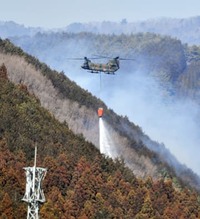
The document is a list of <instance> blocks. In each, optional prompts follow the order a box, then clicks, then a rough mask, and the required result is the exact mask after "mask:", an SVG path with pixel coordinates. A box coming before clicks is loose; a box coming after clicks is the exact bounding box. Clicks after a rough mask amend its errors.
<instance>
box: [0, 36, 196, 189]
mask: <svg viewBox="0 0 200 219" xmlns="http://www.w3.org/2000/svg"><path fill="white" fill-rule="evenodd" d="M0 51H1V53H0V61H1V62H2V63H4V64H5V65H6V66H7V69H8V76H9V78H10V79H11V80H12V81H13V82H15V83H16V84H19V83H22V84H25V85H26V86H27V88H28V90H29V92H31V93H34V95H35V96H37V98H39V100H40V102H41V104H42V106H44V107H45V108H47V109H48V110H50V111H51V112H52V113H53V114H54V115H55V117H56V118H57V119H59V120H60V121H61V122H65V123H66V124H67V125H68V127H69V128H70V129H71V130H73V132H74V133H77V134H83V136H84V137H85V138H86V139H87V140H88V141H90V142H92V143H93V144H94V145H96V147H97V148H98V147H99V143H98V117H97V115H96V110H97V109H98V107H99V106H101V107H103V108H104V111H105V116H104V119H105V121H106V122H107V126H108V128H109V134H110V136H113V137H112V138H113V140H114V147H115V150H117V154H118V156H119V157H122V158H123V159H124V161H125V163H126V164H127V165H128V166H129V167H130V168H131V169H132V170H133V172H134V173H135V174H136V175H137V176H139V177H148V176H152V177H153V178H154V179H157V178H160V177H163V176H164V177H170V178H173V177H174V176H175V175H176V174H177V175H178V176H179V177H180V178H181V179H182V181H183V182H184V183H189V184H190V185H192V186H194V187H196V188H197V189H198V188H199V178H198V177H197V176H195V175H194V174H193V173H192V172H191V171H190V170H189V169H187V168H186V167H185V166H183V165H180V163H178V161H177V160H176V159H175V158H174V157H173V156H172V155H171V154H170V152H169V151H168V150H166V149H165V147H164V146H163V145H159V144H158V143H156V142H153V141H151V140H150V139H149V137H148V136H146V135H145V134H144V133H143V132H142V130H141V129H140V128H139V127H138V126H136V125H134V124H133V123H130V122H129V121H128V119H127V118H126V117H119V116H117V115H116V114H115V113H114V112H113V111H111V110H108V108H107V107H106V105H105V104H104V103H103V102H101V101H100V100H98V99H97V98H95V97H94V96H92V95H91V94H90V93H89V92H87V91H84V90H83V89H81V88H80V87H78V86H77V85H76V84H75V83H74V82H72V81H70V80H69V79H68V78H67V77H66V76H65V75H64V74H63V72H61V73H58V72H56V71H52V70H51V69H50V68H49V67H48V66H47V65H45V64H42V63H40V62H39V61H38V60H37V59H36V58H34V57H31V56H29V55H27V54H26V53H24V52H23V51H22V50H21V49H19V48H17V47H15V46H14V45H12V44H11V43H10V42H9V41H8V40H5V41H1V47H0ZM154 151H155V152H156V153H155V152H154ZM171 167H173V168H174V169H172V168H171ZM174 171H175V172H176V174H175V173H174ZM174 174H175V175H174ZM175 177H176V176H175Z"/></svg>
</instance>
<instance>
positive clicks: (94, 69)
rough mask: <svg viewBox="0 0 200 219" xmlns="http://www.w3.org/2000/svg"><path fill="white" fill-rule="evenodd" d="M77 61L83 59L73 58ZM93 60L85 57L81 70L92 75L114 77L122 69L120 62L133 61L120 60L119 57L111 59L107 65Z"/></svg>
mask: <svg viewBox="0 0 200 219" xmlns="http://www.w3.org/2000/svg"><path fill="white" fill-rule="evenodd" d="M102 58H107V57H103V56H102V57H99V58H91V59H102ZM71 59H75V60H81V58H71ZM91 59H89V58H87V57H84V63H83V65H81V68H82V69H84V70H88V71H89V72H90V73H97V74H99V73H101V72H103V73H105V74H112V75H114V74H115V72H116V71H117V70H118V69H119V68H120V63H119V60H133V59H127V58H120V57H119V56H117V57H115V58H112V59H110V60H109V61H108V62H107V63H96V62H92V61H91Z"/></svg>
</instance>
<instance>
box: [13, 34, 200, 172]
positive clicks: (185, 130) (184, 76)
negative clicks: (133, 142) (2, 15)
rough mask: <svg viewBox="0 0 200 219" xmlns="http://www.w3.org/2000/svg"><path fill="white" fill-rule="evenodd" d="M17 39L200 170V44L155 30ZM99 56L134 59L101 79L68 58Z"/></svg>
mask: <svg viewBox="0 0 200 219" xmlns="http://www.w3.org/2000/svg"><path fill="white" fill-rule="evenodd" d="M11 40H12V41H13V42H14V43H15V44H16V45H19V46H20V47H22V48H23V49H24V50H25V51H27V52H28V53H29V54H32V55H34V56H35V57H38V58H39V59H40V60H41V61H43V62H45V63H47V64H48V65H49V66H50V67H51V68H53V69H56V70H58V71H60V72H63V73H64V74H65V75H67V76H68V77H69V78H70V79H71V80H73V81H75V82H76V83H77V84H78V85H80V86H81V87H83V88H84V89H86V90H89V91H90V92H91V93H92V94H94V95H95V96H97V97H100V98H101V99H103V100H104V102H105V103H106V104H107V105H108V106H109V108H112V109H114V110H115V111H116V112H117V113H118V114H121V115H124V116H128V118H129V119H130V120H131V121H133V122H134V123H135V124H137V125H139V126H140V127H142V129H143V130H144V132H145V133H147V134H148V135H149V136H150V137H151V138H152V139H154V140H156V141H158V142H163V143H164V144H165V145H166V146H167V148H169V149H170V151H172V153H173V154H175V156H177V157H178V159H179V156H180V153H179V151H181V156H180V157H181V158H180V159H181V162H182V163H185V164H186V165H189V166H191V167H192V168H193V169H194V170H195V171H197V172H199V166H200V163H199V161H198V160H199V159H198V156H197V154H198V150H199V149H198V147H199V146H198V145H199V144H198V142H199V141H200V138H199V134H198V130H199V122H198V118H199V114H200V113H199V83H200V82H199V75H200V73H199V68H198V62H199V57H200V53H199V47H198V46H191V47H190V46H187V45H185V44H182V42H181V41H180V40H177V39H174V38H171V37H169V36H161V35H158V34H153V33H138V34H131V35H124V34H122V35H97V34H92V33H84V32H82V33H78V34H74V33H49V34H41V33H40V34H37V35H35V36H34V37H27V38H26V39H25V38H12V39H11ZM94 55H100V56H106V57H116V56H120V57H122V58H132V59H134V60H133V61H120V70H119V71H118V72H117V73H116V76H113V77H112V76H109V75H102V77H101V81H99V75H94V74H89V73H87V72H86V71H83V70H82V71H81V70H80V66H81V65H82V63H83V61H72V60H70V59H68V58H81V57H85V56H87V57H89V58H90V57H94ZM95 57H96V56H95ZM108 59H109V58H108ZM92 61H96V60H92ZM97 62H98V60H97ZM99 62H103V63H105V62H107V60H106V59H104V60H99ZM99 84H101V91H100V88H99V87H100V86H99ZM185 124H187V125H185ZM189 157H192V158H193V159H189Z"/></svg>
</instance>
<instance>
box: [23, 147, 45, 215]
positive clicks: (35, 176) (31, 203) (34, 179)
mask: <svg viewBox="0 0 200 219" xmlns="http://www.w3.org/2000/svg"><path fill="white" fill-rule="evenodd" d="M36 159H37V146H35V157H34V166H33V167H24V168H23V169H24V170H25V173H26V191H25V195H24V197H23V199H22V200H23V201H25V202H27V203H28V212H27V219H39V206H40V204H42V203H44V202H45V196H44V192H43V190H42V188H41V182H42V180H43V179H44V177H45V175H46V172H47V169H46V168H41V167H36Z"/></svg>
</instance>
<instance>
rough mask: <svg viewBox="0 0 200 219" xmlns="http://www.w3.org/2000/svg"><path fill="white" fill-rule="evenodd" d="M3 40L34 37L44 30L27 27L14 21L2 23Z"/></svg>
mask: <svg viewBox="0 0 200 219" xmlns="http://www.w3.org/2000/svg"><path fill="white" fill-rule="evenodd" d="M0 30H1V38H9V37H13V36H33V35H35V34H36V33H38V32H42V31H44V29H42V28H40V27H38V28H33V27H25V26H24V25H21V24H17V23H15V22H13V21H5V22H4V21H0Z"/></svg>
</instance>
